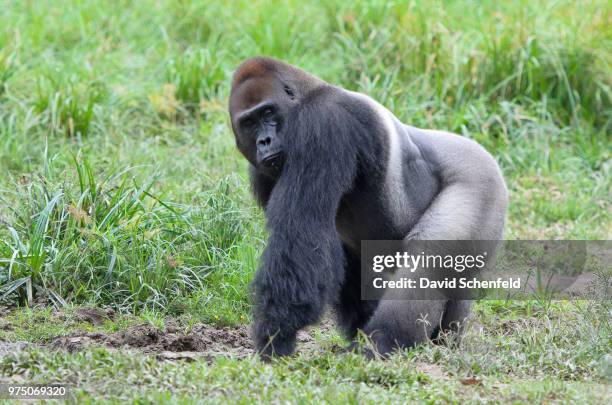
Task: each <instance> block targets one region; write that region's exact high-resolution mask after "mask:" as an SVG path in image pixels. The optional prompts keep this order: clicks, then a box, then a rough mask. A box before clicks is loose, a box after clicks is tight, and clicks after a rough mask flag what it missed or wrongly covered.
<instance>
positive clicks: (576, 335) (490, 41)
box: [0, 0, 612, 403]
mask: <svg viewBox="0 0 612 405" xmlns="http://www.w3.org/2000/svg"><path fill="white" fill-rule="evenodd" d="M498 3H499V2H492V1H485V2H470V1H464V0H457V1H433V2H409V3H406V2H399V1H397V2H387V1H381V0H372V1H365V0H364V1H357V2H342V1H313V2H307V3H304V2H297V1H294V0H285V1H281V2H264V1H237V2H231V4H229V3H226V2H220V1H190V0H185V1H148V0H144V1H139V2H130V1H118V2H112V3H110V2H109V3H104V2H96V1H92V0H62V1H60V2H57V1H56V2H50V1H38V2H26V1H8V0H7V1H4V2H3V3H2V7H0V305H6V304H10V305H14V304H19V305H21V306H24V305H27V304H39V305H40V304H44V305H55V306H59V307H61V306H64V305H68V306H71V305H81V304H88V305H105V306H112V307H114V308H115V309H116V310H118V311H119V312H121V313H123V314H128V313H132V314H134V316H137V317H141V316H143V315H142V314H151V313H154V314H156V315H155V318H156V319H157V318H159V319H163V318H164V317H166V316H172V317H186V318H190V319H196V320H201V321H207V322H216V323H221V324H238V323H243V322H245V321H247V320H248V317H249V296H248V283H249V281H250V279H251V277H252V274H253V272H254V271H255V270H256V268H257V260H258V257H259V254H260V253H261V250H262V247H263V246H264V241H265V237H266V235H265V231H264V227H263V216H262V215H261V212H260V211H259V210H258V209H257V208H256V207H255V205H254V203H253V202H252V199H251V197H250V195H249V191H248V181H247V176H246V165H245V162H244V160H243V159H242V158H241V157H240V156H239V154H238V152H237V151H236V150H235V147H234V141H233V136H232V134H231V130H230V128H229V126H228V115H227V111H226V105H227V97H228V92H229V82H230V79H231V74H232V71H233V69H235V67H236V66H237V65H238V64H239V63H240V62H241V61H242V60H243V59H245V58H247V57H250V56H254V55H259V54H264V55H269V56H273V57H277V58H280V59H283V60H286V61H288V62H290V63H293V64H296V65H299V66H301V67H303V68H304V69H306V70H308V71H310V72H312V73H314V74H316V75H318V76H320V77H322V78H323V79H325V80H328V81H330V82H332V83H335V84H339V85H342V86H344V87H346V88H348V89H351V90H356V91H362V92H366V93H368V94H370V95H371V96H372V97H374V98H375V99H377V100H379V101H380V102H382V103H383V104H385V105H386V106H387V107H388V108H389V109H391V111H393V112H394V113H395V114H396V115H397V116H398V117H399V118H401V119H402V120H403V121H405V122H407V123H411V124H413V125H416V126H421V127H427V128H437V129H445V130H449V131H453V132H457V133H460V134H462V135H463V136H466V137H470V138H473V139H475V140H477V141H478V142H480V143H481V144H483V145H484V146H485V147H486V148H487V149H488V150H489V151H490V152H491V153H492V154H493V155H494V156H495V157H496V158H497V160H498V161H499V162H500V165H501V166H502V170H503V172H504V175H505V177H506V180H507V183H508V186H509V189H510V209H509V222H508V226H507V233H506V237H507V238H510V239H538V238H540V239H543V238H551V239H609V238H610V235H611V229H612V221H611V218H610V216H611V212H612V210H611V208H610V207H611V205H610V201H611V200H612V198H611V197H612V194H611V190H612V184H611V180H610V179H611V166H610V150H612V149H611V148H610V132H611V122H612V102H611V100H612V80H611V78H612V66H611V65H612V52H610V49H612V29H611V28H610V26H611V25H610V19H611V18H612V9H611V8H610V6H609V5H608V3H607V2H606V1H602V0H593V1H589V2H580V3H577V2H571V1H518V2H503V3H502V4H498ZM18 312H19V311H18ZM499 312H503V313H504V314H505V315H504V316H516V317H517V320H518V321H517V322H518V323H517V324H518V325H520V328H519V329H517V330H514V331H512V332H511V333H510V335H509V336H505V335H503V334H502V335H500V336H498V337H495V336H497V335H494V336H492V337H491V338H490V339H489V338H486V339H485V338H483V339H481V340H476V341H478V342H481V344H482V345H483V347H489V346H491V345H493V346H495V345H497V346H495V347H498V348H500V347H501V348H502V349H501V352H497V351H496V350H492V351H491V352H489V354H488V355H487V356H488V357H477V358H476V360H474V364H475V366H474V368H472V367H471V366H468V365H467V364H464V365H462V366H460V367H459V366H457V367H459V368H456V369H453V367H455V366H454V365H453V364H454V361H455V360H454V358H455V357H457V358H458V360H457V361H465V362H468V360H469V359H468V357H469V356H468V355H467V354H466V355H465V356H464V355H463V354H461V353H460V351H458V350H450V349H449V351H448V352H444V350H445V349H443V348H437V349H435V350H434V352H436V351H437V352H438V353H447V354H444V355H441V354H440V355H433V354H432V356H433V357H431V358H427V361H429V362H433V363H436V364H441V365H442V366H443V367H448V368H450V369H452V370H455V371H453V372H456V373H457V374H456V375H453V376H452V377H451V381H450V382H447V381H444V382H439V381H430V382H424V381H423V380H421V379H419V376H418V373H416V372H414V371H411V370H412V369H413V367H412V366H411V364H412V363H410V361H409V360H405V361H406V364H404V363H403V361H404V360H402V359H400V358H398V359H396V360H393V361H395V362H396V363H397V365H396V366H393V367H394V368H397V370H394V371H393V372H391V373H392V374H393V376H390V377H389V379H390V381H391V382H385V383H384V384H383V383H379V382H372V383H370V382H368V381H363V380H361V379H359V378H361V377H359V378H358V377H355V376H354V375H353V374H351V373H353V372H354V373H360V372H365V371H363V370H369V369H368V367H374V368H376V367H379V366H377V365H374V366H368V365H367V364H365V363H364V364H362V363H361V360H358V359H356V358H350V359H344V358H341V359H336V358H335V357H333V356H332V355H324V356H323V357H322V359H321V358H318V357H317V356H313V357H312V358H308V359H304V358H298V359H294V360H289V361H287V362H281V363H279V364H275V365H273V366H265V367H259V366H257V367H253V365H252V364H251V360H248V361H237V360H219V362H218V364H217V363H215V365H214V366H209V365H206V364H200V363H199V362H198V363H196V364H194V365H183V364H164V365H158V364H157V363H156V362H155V361H154V360H151V359H147V358H141V357H135V358H134V359H131V358H130V359H124V358H121V356H119V355H116V354H109V353H104V352H103V351H100V352H96V353H93V354H78V355H67V354H61V353H55V354H45V353H44V352H34V353H32V354H30V355H27V356H30V357H27V356H26V358H25V360H24V362H22V363H18V364H22V365H24V366H23V367H25V368H28V367H30V368H28V370H30V374H29V375H31V376H32V378H38V379H41V380H44V379H45V378H58V379H61V378H63V377H64V376H65V377H66V378H67V376H71V378H77V379H80V378H83V380H82V381H84V382H83V387H84V388H83V389H82V390H83V391H82V393H81V394H80V395H83V396H84V397H88V396H89V398H96V395H98V394H100V393H103V391H104V389H105V387H107V386H108V385H112V384H111V381H112V380H113V375H114V374H112V373H116V377H115V378H116V379H117V380H121V381H126V379H127V380H129V378H145V377H146V378H151V379H148V380H147V381H149V383H147V384H146V385H145V386H144V388H142V391H141V392H140V394H143V395H145V394H146V395H147V396H149V395H151V396H154V395H162V394H155V392H157V391H158V390H159V389H160V388H159V386H160V385H157V382H159V383H160V384H161V385H162V386H163V384H175V385H178V386H180V387H179V388H176V389H177V390H178V391H177V392H178V393H179V397H181V398H183V399H185V402H189V401H190V398H192V397H201V396H205V395H211V397H210V398H212V399H215V398H217V399H220V398H223V397H225V396H226V397H231V395H233V393H238V392H241V393H243V394H241V395H244V398H246V396H248V395H250V394H253V395H254V394H255V393H258V395H259V396H260V397H261V398H269V399H272V398H275V397H274V395H275V393H278V395H279V397H278V398H294V400H296V401H297V400H298V399H299V398H301V399H302V400H303V401H304V402H306V401H307V400H308V399H309V395H311V396H312V397H313V398H316V399H322V398H328V399H332V400H333V399H338V400H342V399H346V400H348V401H350V400H353V401H354V402H357V401H358V400H363V401H368V400H372V401H376V402H378V401H383V402H392V401H393V399H400V398H406V400H409V399H411V398H413V399H415V400H417V399H418V400H422V401H425V402H432V403H433V402H436V401H438V402H448V401H457V402H462V400H463V399H472V400H475V401H478V398H483V401H486V400H492V401H495V400H499V399H500V398H503V399H504V400H505V401H513V400H516V401H519V402H521V401H524V402H530V401H534V400H535V401H540V400H549V401H553V402H554V401H555V400H559V401H563V400H575V401H578V400H579V399H582V398H583V397H584V396H585V395H591V394H592V395H596V394H598V393H601V390H599V391H598V390H594V391H593V392H591V389H590V388H589V384H590V383H591V382H593V383H594V384H600V385H599V387H600V388H601V384H602V381H604V380H602V378H603V377H602V376H601V373H600V371H598V370H600V368H598V367H599V366H597V365H598V364H601V362H602V361H604V360H605V359H608V360H607V361H608V362H609V358H610V354H609V353H610V334H609V332H610V329H609V322H608V321H607V318H606V317H607V316H609V310H606V309H601V308H600V309H599V310H598V311H595V312H594V313H593V314H592V316H593V317H594V318H596V320H597V322H595V320H593V321H592V322H591V323H589V322H587V321H585V320H584V319H582V320H581V318H580V319H578V318H575V317H577V316H580V314H581V313H582V312H581V310H579V309H577V308H576V307H573V306H568V307H564V306H562V307H560V309H559V310H558V311H555V312H553V313H551V312H548V311H539V312H538V311H536V312H534V313H532V312H529V311H528V312H526V313H525V311H524V308H523V306H522V304H521V305H518V306H513V305H510V304H503V305H497V304H495V305H493V304H490V303H483V304H482V307H481V311H479V313H478V317H477V320H478V322H481V323H483V324H485V325H487V328H486V330H490V331H492V332H491V333H496V332H495V331H496V330H497V329H496V328H497V327H499V322H501V321H500V320H499V314H498V313H499ZM43 318H44V315H43ZM566 318H567V319H566ZM558 319H566V320H567V321H568V322H572V323H573V326H576V325H583V324H584V325H592V326H593V325H597V328H598V332H597V333H594V332H593V331H592V330H590V329H588V328H586V327H584V328H582V327H576V328H570V327H569V325H564V324H557V323H555V322H557V320H558ZM12 322H14V323H15V325H17V328H18V330H22V329H23V333H22V334H21V335H19V336H18V335H10V336H8V335H7V336H5V337H4V338H5V339H9V340H14V339H18V338H19V339H26V340H33V339H34V336H35V335H36V334H35V332H34V331H32V330H31V328H28V327H27V322H26V320H24V319H22V318H15V319H14V320H13V321H12ZM41 322H42V323H43V324H47V321H45V320H44V319H43V320H42V321H41ZM593 322H595V323H593ZM19 325H21V326H19ZM551 325H557V327H555V328H554V330H552V331H549V329H547V328H550V327H551ZM21 327H23V328H22V329H19V328H21ZM542 328H544V332H543V335H542V337H541V338H540V337H539V332H540V331H541V330H542ZM51 330H52V331H55V330H57V331H58V332H59V331H61V327H59V326H58V327H57V328H56V329H53V328H52V329H51ZM49 334H52V332H49ZM36 336H37V335H36ZM547 336H548V337H550V339H549V340H546V339H547ZM541 339H544V340H541ZM34 340H35V339H34ZM557 344H561V346H562V347H574V348H575V349H576V350H577V352H579V356H578V358H579V360H580V361H579V362H578V364H577V365H575V367H576V368H577V369H578V370H580V371H579V372H577V374H575V375H571V373H569V372H568V371H555V370H566V368H565V366H563V362H562V359H558V358H557V357H555V356H556V354H555V353H556V351H555V350H556V349H555V347H556V346H555V345H557ZM508 345H510V346H511V347H508V348H507V350H506V347H507V346H508ZM589 347H596V349H594V350H592V351H589V350H588V348H589ZM421 350H422V353H421V352H419V353H421V354H420V355H425V353H428V350H430V349H427V348H424V349H421ZM504 350H506V351H504ZM521 352H525V353H533V354H532V355H527V354H526V355H525V356H524V357H520V356H519V354H520V353H521ZM504 353H506V354H507V356H510V355H509V354H508V353H513V355H517V356H519V360H510V359H509V357H508V358H506V357H504V356H506V354H504ZM538 353H539V354H538ZM562 353H565V352H562ZM606 354H607V357H606ZM88 356H93V359H92V358H89V357H88ZM436 356H438V357H436ZM564 356H566V357H567V356H570V357H571V353H570V354H566V355H564ZM547 359H548V360H547ZM551 359H552V360H551ZM12 361H13V360H11V361H9V363H10V364H13V363H11V362H12ZM15 361H16V360H15ZM90 361H93V362H96V364H100V368H101V371H100V372H99V373H98V372H93V371H92V372H89V374H87V373H86V372H84V373H85V374H86V375H84V376H80V375H79V374H78V372H77V371H75V370H77V369H79V368H81V364H85V363H87V362H90ZM547 361H550V362H549V363H546V362H547ZM132 363H133V364H132ZM15 364H17V363H15ZM135 364H142V370H141V374H134V375H131V377H130V376H125V375H124V374H125V373H128V371H127V368H128V367H135ZM325 364H327V365H325ZM329 364H331V365H332V366H329ZM542 364H544V365H545V364H549V366H546V367H543V368H542V367H540V365H542ZM568 364H573V363H571V361H570V362H569V363H568ZM589 364H590V365H589ZM10 367H13V366H12V365H11V366H10ZM20 367H21V366H20ZM329 367H331V369H330V368H329ZM380 367H382V366H380ZM568 367H569V366H568ZM529 368H531V369H532V370H536V369H539V370H540V372H538V373H536V372H535V371H533V372H527V371H524V369H529ZM7 370H8V371H7ZM11 370H12V369H10V368H8V369H7V368H6V367H5V368H4V369H3V371H4V374H5V375H8V376H10V375H12V374H13V371H11ZM111 370H112V372H111ZM337 370H340V371H337ZM342 370H344V371H342ZM347 370H348V371H347ZM360 370H361V371H360ZM589 370H590V371H589ZM394 373H397V374H394ZM166 374H167V377H166ZM468 374H470V375H471V374H474V375H476V376H479V377H480V376H482V378H483V379H484V381H485V383H484V385H483V386H463V385H461V384H460V383H458V382H457V381H458V379H457V378H459V377H458V376H461V375H464V376H465V375H468ZM152 375H153V376H155V378H153V377H151V376H152ZM290 375H295V376H294V377H291V376H290ZM249 376H251V377H249ZM128 377H129V378H128ZM533 379H537V380H538V382H536V383H531V382H530V381H531V380H533ZM158 380H159V381H158ZM196 380H201V381H203V383H202V385H201V386H200V388H198V387H197V386H193V385H189V386H187V385H185V384H181V383H180V382H181V381H183V382H184V381H196ZM400 380H401V381H402V383H401V384H399V383H398V381H400ZM495 380H498V381H502V380H503V384H505V385H503V386H502V387H501V388H491V386H490V385H488V383H487V381H490V382H491V384H492V385H494V383H493V381H495ZM156 381H157V382H156ZM160 381H164V382H163V383H162V382H160ZM566 381H570V382H571V383H566ZM404 382H405V384H404ZM292 383H294V384H292ZM202 387H207V388H202ZM291 387H293V388H291ZM325 387H335V388H325ZM360 387H361V388H360ZM117 389H119V388H117ZM355 390H357V391H355ZM355 392H359V394H355ZM88 393H89V394H88ZM140 394H139V393H131V394H130V393H129V392H124V393H123V394H121V395H122V397H123V398H134V397H136V396H138V395H140ZM354 395H358V396H357V397H355V396H354ZM550 395H552V396H550ZM151 398H153V397H151Z"/></svg>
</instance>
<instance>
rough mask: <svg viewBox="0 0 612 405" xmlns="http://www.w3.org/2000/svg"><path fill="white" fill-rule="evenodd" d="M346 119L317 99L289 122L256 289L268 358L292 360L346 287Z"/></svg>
mask: <svg viewBox="0 0 612 405" xmlns="http://www.w3.org/2000/svg"><path fill="white" fill-rule="evenodd" d="M314 106H317V107H316V108H315V107H314ZM344 115H345V114H344V112H343V111H342V109H341V108H340V107H338V106H334V105H330V106H325V102H324V101H321V100H319V101H314V100H313V101H312V102H311V103H304V106H303V107H300V108H299V110H297V111H295V112H294V113H293V114H292V117H291V119H289V120H287V122H288V125H289V128H288V131H287V132H288V133H289V134H291V135H292V138H293V142H292V143H291V145H287V151H286V152H287V159H286V162H285V165H284V168H283V171H282V174H281V175H280V177H279V179H278V181H277V183H276V185H275V186H274V188H273V189H272V191H271V194H270V198H269V200H268V202H267V207H266V217H267V228H268V230H269V232H270V238H269V240H268V245H267V247H266V249H265V251H264V253H263V255H262V260H261V266H260V268H259V270H258V271H257V274H256V276H255V280H254V282H253V288H254V290H255V291H254V292H255V308H254V325H253V337H254V340H255V344H256V346H257V349H258V351H260V353H261V354H262V355H263V356H264V358H266V357H269V356H270V355H287V354H290V353H292V352H293V350H294V346H295V336H296V333H297V331H298V330H299V329H301V328H303V327H304V326H307V325H309V324H312V323H315V322H317V321H318V320H319V318H320V316H321V313H322V312H323V309H324V308H325V306H326V304H329V303H330V302H331V301H332V300H333V299H335V297H337V295H338V291H339V288H340V285H341V282H342V280H343V268H344V252H343V248H342V243H341V241H340V237H339V235H338V232H337V230H336V227H335V216H336V212H337V210H338V206H339V203H340V199H341V197H342V196H343V195H344V194H345V193H346V192H347V191H348V190H349V189H350V187H351V185H352V182H353V179H354V177H355V172H356V166H357V152H356V148H355V147H352V146H351V142H347V140H348V139H349V137H350V136H351V130H350V126H349V125H348V123H350V122H351V117H350V116H348V114H346V116H344Z"/></svg>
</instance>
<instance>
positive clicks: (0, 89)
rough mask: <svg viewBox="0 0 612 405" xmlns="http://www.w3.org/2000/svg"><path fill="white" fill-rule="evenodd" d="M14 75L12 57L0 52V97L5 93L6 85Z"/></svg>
mask: <svg viewBox="0 0 612 405" xmlns="http://www.w3.org/2000/svg"><path fill="white" fill-rule="evenodd" d="M14 73H15V65H14V62H13V55H12V54H10V53H4V52H0V96H2V95H3V94H4V92H5V91H6V83H7V82H8V81H9V79H10V78H11V76H13V74H14Z"/></svg>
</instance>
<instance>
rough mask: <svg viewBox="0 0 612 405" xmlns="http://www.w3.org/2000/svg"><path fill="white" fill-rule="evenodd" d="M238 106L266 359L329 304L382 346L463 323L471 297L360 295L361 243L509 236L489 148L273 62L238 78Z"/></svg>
mask: <svg viewBox="0 0 612 405" xmlns="http://www.w3.org/2000/svg"><path fill="white" fill-rule="evenodd" d="M229 112H230V118H231V125H232V129H233V132H234V135H235V140H236V146H237V148H238V149H239V151H240V152H241V153H242V155H244V157H245V158H246V159H247V160H248V162H249V172H250V179H251V185H252V190H253V194H254V196H255V199H256V200H257V202H258V203H259V204H260V205H261V206H262V207H263V209H264V210H265V216H266V227H267V230H268V231H269V239H268V241H267V246H266V248H265V250H264V252H263V254H262V257H261V263H260V267H259V269H258V271H257V273H256V275H255V277H254V280H253V282H252V285H251V287H252V289H253V296H254V303H253V308H254V309H253V319H254V322H253V329H252V336H253V339H254V342H255V345H256V348H257V350H258V352H259V354H260V355H261V356H262V358H263V359H270V358H271V357H272V356H283V355H289V354H291V353H293V351H294V350H295V341H296V334H297V332H298V331H299V330H300V329H302V328H304V327H305V326H307V325H311V324H313V323H316V322H318V321H319V320H320V318H321V315H322V313H323V312H324V310H325V308H326V307H327V306H328V305H329V306H332V307H333V308H334V312H335V314H336V317H337V321H338V324H339V326H340V329H341V330H342V331H343V332H344V334H345V335H346V337H347V338H348V339H355V337H356V335H357V333H358V331H362V332H363V333H365V335H366V336H368V337H369V338H370V342H371V343H372V345H373V346H374V347H375V350H376V351H377V352H379V353H380V354H382V355H386V354H388V353H390V352H392V351H393V350H397V349H403V348H410V347H413V346H414V345H416V344H418V343H421V342H424V341H426V340H428V339H432V340H435V339H436V338H437V337H438V335H439V334H440V332H441V331H446V330H453V325H456V324H458V323H460V322H461V321H463V320H464V318H465V317H466V316H467V315H468V314H469V311H470V303H469V301H465V300H463V301H462V300H444V299H435V300H433V299H432V300H418V301H417V300H385V299H380V300H363V299H362V297H361V294H360V293H361V285H360V282H361V281H360V278H361V274H360V244H361V241H362V240H500V239H501V238H502V236H503V228H504V223H505V216H506V207H507V200H508V193H507V189H506V185H505V182H504V179H503V177H502V174H501V171H500V169H499V167H498V165H497V163H496V162H495V160H494V159H493V157H492V156H491V155H490V154H489V153H488V152H487V151H485V149H484V148H482V147H481V146H480V145H478V144H477V143H476V142H474V141H472V140H470V139H467V138H464V137H461V136H458V135H455V134H451V133H448V132H443V131H435V130H426V129H419V128H415V127H412V126H409V125H405V124H403V123H401V122H400V121H399V120H398V119H397V118H396V117H395V116H394V115H393V114H392V113H391V112H390V111H389V110H387V109H386V108H385V107H383V106H382V105H381V104H379V103H377V102H376V101H374V100H373V99H371V98H370V97H368V96H367V95H364V94H360V93H356V92H352V91H349V90H345V89H343V88H341V87H338V86H334V85H332V84H329V83H326V82H325V81H323V80H321V79H319V78H317V77H315V76H312V75H310V74H308V73H306V72H304V71H303V70H301V69H299V68H297V67H294V66H291V65H289V64H286V63H284V62H281V61H278V60H274V59H270V58H265V57H255V58H251V59H248V60H246V61H244V62H243V63H242V64H241V65H240V66H239V67H238V69H237V70H236V72H235V73H234V76H233V80H232V88H231V93H230V99H229ZM383 298H384V297H383ZM423 317H426V318H427V319H428V320H429V323H426V324H423V322H419V320H422V318H423Z"/></svg>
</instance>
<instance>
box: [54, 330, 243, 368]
mask: <svg viewBox="0 0 612 405" xmlns="http://www.w3.org/2000/svg"><path fill="white" fill-rule="evenodd" d="M48 346H49V347H50V348H52V349H56V350H67V351H69V352H75V351H79V350H83V349H86V348H89V347H93V346H106V347H110V348H114V349H130V348H134V349H138V350H141V351H142V352H143V353H147V354H157V355H158V357H159V358H162V359H164V358H165V359H169V360H175V359H183V358H184V359H187V360H189V359H193V358H195V357H197V356H201V357H206V358H212V357H216V356H218V355H226V356H231V357H236V358H244V357H247V356H250V355H252V354H253V347H252V343H251V340H250V338H249V331H248V328H247V327H246V326H242V327H238V328H230V327H221V328H220V327H215V326H212V325H205V324H196V325H194V326H193V327H192V328H190V329H185V328H179V327H176V326H172V325H171V326H167V327H166V329H165V330H163V331H162V330H161V329H159V328H157V327H155V326H152V325H149V324H142V325H136V326H132V327H130V328H128V329H126V330H123V331H119V332H115V333H109V334H107V333H100V332H93V333H92V332H85V333H79V334H73V335H69V336H60V337H56V338H54V339H52V340H51V341H50V342H49V344H48ZM164 353H165V354H164ZM169 353H183V354H182V355H172V354H169Z"/></svg>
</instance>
